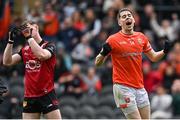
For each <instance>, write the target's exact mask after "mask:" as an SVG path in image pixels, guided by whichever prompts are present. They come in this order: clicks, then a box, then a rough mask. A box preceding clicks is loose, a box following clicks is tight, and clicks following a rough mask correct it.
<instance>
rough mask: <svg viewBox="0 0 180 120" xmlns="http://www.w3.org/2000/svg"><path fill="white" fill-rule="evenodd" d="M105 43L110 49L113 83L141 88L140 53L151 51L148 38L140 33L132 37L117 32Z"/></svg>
mask: <svg viewBox="0 0 180 120" xmlns="http://www.w3.org/2000/svg"><path fill="white" fill-rule="evenodd" d="M106 42H108V43H109V45H110V46H111V48H112V51H111V52H110V55H111V59H112V64H113V83H119V84H123V85H126V86H130V87H134V88H143V87H144V84H143V73H142V52H148V51H150V50H151V49H152V48H151V45H150V44H149V41H148V38H147V37H146V36H145V35H144V34H143V33H141V32H134V34H133V35H126V34H123V33H122V32H118V33H116V34H113V35H111V36H110V37H109V38H108V39H107V41H106Z"/></svg>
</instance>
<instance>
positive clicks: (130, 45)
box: [113, 38, 144, 53]
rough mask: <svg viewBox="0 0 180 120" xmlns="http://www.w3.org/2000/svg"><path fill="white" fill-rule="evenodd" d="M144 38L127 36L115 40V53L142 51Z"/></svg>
mask: <svg viewBox="0 0 180 120" xmlns="http://www.w3.org/2000/svg"><path fill="white" fill-rule="evenodd" d="M143 45H144V43H143V40H142V39H140V38H126V39H123V38H122V39H119V40H118V39H117V40H116V41H115V42H114V48H113V52H114V53H126V52H142V51H143Z"/></svg>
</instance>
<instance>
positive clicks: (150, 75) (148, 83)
mask: <svg viewBox="0 0 180 120" xmlns="http://www.w3.org/2000/svg"><path fill="white" fill-rule="evenodd" d="M143 73H144V86H145V88H146V90H147V92H148V93H149V94H152V93H153V92H154V90H155V89H156V87H157V86H158V85H160V84H162V81H163V78H162V75H161V74H160V72H159V71H157V70H153V69H152V67H151V64H150V62H148V61H145V62H143Z"/></svg>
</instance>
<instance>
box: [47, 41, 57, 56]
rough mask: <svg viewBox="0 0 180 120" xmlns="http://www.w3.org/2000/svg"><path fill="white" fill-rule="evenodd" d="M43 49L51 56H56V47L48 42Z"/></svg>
mask: <svg viewBox="0 0 180 120" xmlns="http://www.w3.org/2000/svg"><path fill="white" fill-rule="evenodd" d="M44 49H47V50H48V51H49V52H50V53H51V55H55V54H56V46H55V44H53V43H51V42H49V43H47V45H46V46H45V47H44Z"/></svg>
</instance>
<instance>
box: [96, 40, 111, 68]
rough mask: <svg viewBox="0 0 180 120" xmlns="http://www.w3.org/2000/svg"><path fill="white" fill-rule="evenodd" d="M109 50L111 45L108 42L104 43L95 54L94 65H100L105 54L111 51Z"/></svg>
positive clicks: (105, 56)
mask: <svg viewBox="0 0 180 120" xmlns="http://www.w3.org/2000/svg"><path fill="white" fill-rule="evenodd" d="M111 50H112V49H111V46H110V45H109V44H108V43H105V44H104V45H103V47H102V49H101V51H100V53H99V54H98V55H97V56H96V60H95V65H96V66H101V65H102V64H103V63H104V61H105V59H106V58H107V55H108V54H109V53H110V52H111Z"/></svg>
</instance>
